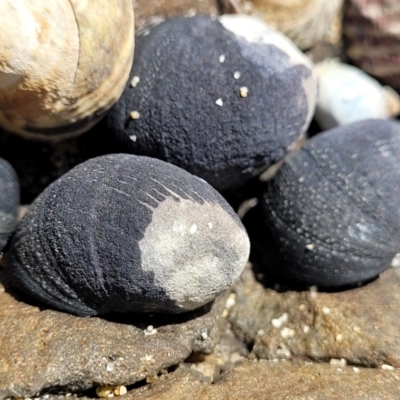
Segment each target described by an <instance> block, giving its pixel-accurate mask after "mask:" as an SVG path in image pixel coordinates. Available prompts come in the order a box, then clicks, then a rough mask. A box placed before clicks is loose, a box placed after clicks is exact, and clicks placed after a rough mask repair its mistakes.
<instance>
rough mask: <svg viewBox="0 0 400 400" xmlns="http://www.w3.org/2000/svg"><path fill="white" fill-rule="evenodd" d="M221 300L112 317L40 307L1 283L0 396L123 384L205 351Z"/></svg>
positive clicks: (214, 338) (210, 344)
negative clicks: (181, 311) (186, 309)
mask: <svg viewBox="0 0 400 400" xmlns="http://www.w3.org/2000/svg"><path fill="white" fill-rule="evenodd" d="M225 301H226V295H223V296H222V297H220V298H218V299H217V300H216V301H215V302H214V304H213V305H212V308H211V310H209V311H207V310H205V309H204V310H201V311H202V315H199V314H200V312H199V311H197V314H196V313H194V312H192V313H190V314H186V315H163V316H156V315H154V316H153V317H150V316H148V315H147V316H146V315H138V314H121V315H119V316H113V321H114V322H112V321H110V320H106V319H100V318H80V317H75V316H72V315H68V314H65V313H61V312H56V311H51V310H43V311H41V310H40V309H39V308H37V307H34V306H31V305H28V304H25V303H23V302H21V301H18V300H16V299H15V298H14V297H12V296H11V295H10V294H8V293H6V292H5V291H4V289H3V287H2V286H0V343H1V346H0V399H4V398H8V397H32V396H37V395H38V394H39V393H40V392H41V391H42V390H46V389H48V388H52V387H58V388H61V389H62V390H69V391H78V390H85V389H88V388H90V387H92V386H96V385H97V384H102V385H106V384H110V385H116V384H123V385H130V384H133V383H135V382H137V381H140V380H143V379H145V378H146V377H151V376H155V375H157V373H158V372H159V371H161V370H162V369H165V368H167V367H169V366H172V365H176V364H178V363H180V362H182V361H183V360H184V359H186V358H187V357H188V356H189V355H190V354H191V353H192V352H193V351H195V352H199V353H211V352H212V351H213V349H214V346H215V344H216V342H217V341H218V339H219V334H220V332H219V323H218V321H219V320H221V318H220V315H221V313H222V310H223V307H224V304H225ZM110 319H111V317H110ZM150 325H151V326H153V327H154V329H151V327H150Z"/></svg>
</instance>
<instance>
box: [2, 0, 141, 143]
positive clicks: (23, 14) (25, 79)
mask: <svg viewBox="0 0 400 400" xmlns="http://www.w3.org/2000/svg"><path fill="white" fill-rule="evenodd" d="M0 26H1V30H0V126H1V127H3V128H4V129H5V130H8V131H12V132H17V133H20V134H22V135H25V136H28V137H31V138H32V137H33V138H38V139H50V140H56V139H58V138H64V137H68V136H73V135H76V134H79V133H82V132H84V131H86V130H88V129H89V128H90V127H91V126H93V125H94V124H95V123H96V122H97V121H98V120H99V119H100V118H101V117H102V116H103V115H104V113H105V112H106V111H107V110H108V109H109V108H110V107H111V106H112V105H113V104H114V102H115V101H116V100H117V99H118V97H119V96H120V94H121V93H122V91H123V89H124V87H125V85H126V82H127V80H128V77H129V72H130V68H131V65H132V59H133V49H134V21H133V4H132V0H118V1H109V0H90V1H88V0H79V1H78V0H70V1H66V0H36V1H29V0H2V1H1V2H0Z"/></svg>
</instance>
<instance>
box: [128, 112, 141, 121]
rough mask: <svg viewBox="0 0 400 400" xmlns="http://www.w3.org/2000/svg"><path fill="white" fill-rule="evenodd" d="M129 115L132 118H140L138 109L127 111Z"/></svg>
mask: <svg viewBox="0 0 400 400" xmlns="http://www.w3.org/2000/svg"><path fill="white" fill-rule="evenodd" d="M129 116H130V117H131V118H132V119H139V118H140V113H139V112H138V111H131V112H130V113H129Z"/></svg>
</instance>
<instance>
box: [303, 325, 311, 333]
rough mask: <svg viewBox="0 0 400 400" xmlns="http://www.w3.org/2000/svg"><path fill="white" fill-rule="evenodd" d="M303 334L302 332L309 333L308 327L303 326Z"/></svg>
mask: <svg viewBox="0 0 400 400" xmlns="http://www.w3.org/2000/svg"><path fill="white" fill-rule="evenodd" d="M303 332H304V333H308V332H310V327H309V326H308V325H304V326H303Z"/></svg>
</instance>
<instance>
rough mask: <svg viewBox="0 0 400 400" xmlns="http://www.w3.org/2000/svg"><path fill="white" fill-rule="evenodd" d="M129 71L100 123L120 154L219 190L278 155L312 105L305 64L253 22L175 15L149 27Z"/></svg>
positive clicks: (311, 81)
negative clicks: (167, 166)
mask: <svg viewBox="0 0 400 400" xmlns="http://www.w3.org/2000/svg"><path fill="white" fill-rule="evenodd" d="M132 75H133V80H132V85H129V86H128V87H127V88H126V90H125V92H124V93H123V95H122V97H121V98H120V100H119V101H118V102H117V104H116V105H115V106H114V108H113V110H112V111H111V112H110V114H109V115H108V117H107V120H106V121H107V125H108V127H109V129H110V130H111V131H112V132H113V135H114V136H115V137H116V139H117V141H118V142H119V144H120V146H121V150H122V151H123V152H128V153H132V154H139V155H147V156H151V157H156V158H159V159H162V160H164V161H168V162H170V163H172V164H175V165H178V166H180V167H181V168H184V169H185V170H187V171H189V172H191V173H193V174H195V175H197V176H200V177H202V178H203V179H205V180H206V181H207V182H209V183H210V184H211V185H213V186H214V187H215V188H216V189H217V190H220V191H223V190H226V189H234V188H237V187H240V186H242V185H243V184H244V183H246V182H247V181H248V180H249V179H250V178H251V177H252V176H254V175H257V174H258V173H260V172H261V171H262V170H263V169H265V168H266V167H269V166H270V165H272V164H274V163H276V162H277V161H279V160H280V159H282V157H283V156H284V155H285V154H286V152H287V151H288V149H289V148H290V147H291V146H292V145H293V144H294V143H295V142H296V141H297V140H298V139H299V137H301V135H302V134H303V133H304V132H305V131H306V129H307V127H308V125H309V123H310V120H311V117H312V115H313V112H314V107H315V96H316V78H315V76H314V74H313V72H312V64H311V62H310V60H309V59H308V58H307V57H305V56H304V55H303V54H302V53H301V52H300V51H299V50H298V49H297V48H296V47H295V46H294V45H293V43H291V42H290V40H289V39H287V38H286V37H284V36H283V35H282V34H280V33H278V32H276V31H275V30H273V29H272V28H270V27H268V26H267V25H265V24H263V23H262V22H261V21H259V20H257V19H255V18H253V17H249V16H240V17H238V16H232V15H230V16H223V17H221V18H220V19H213V18H211V17H208V16H196V17H193V18H174V19H170V20H167V21H165V22H163V23H161V24H159V25H157V26H155V27H152V28H149V29H147V30H145V31H144V32H142V33H141V34H138V36H137V39H136V48H135V59H134V63H133V67H132Z"/></svg>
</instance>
